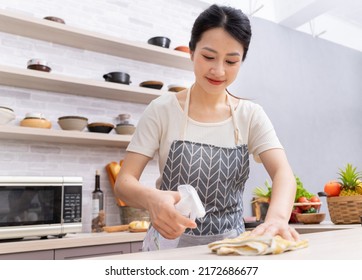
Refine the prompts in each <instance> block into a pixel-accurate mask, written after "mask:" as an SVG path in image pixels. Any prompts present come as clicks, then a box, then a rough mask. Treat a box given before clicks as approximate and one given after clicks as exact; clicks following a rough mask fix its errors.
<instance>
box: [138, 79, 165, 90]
mask: <svg viewBox="0 0 362 280" xmlns="http://www.w3.org/2000/svg"><path fill="white" fill-rule="evenodd" d="M140 87H146V88H153V89H161V88H162V87H163V83H162V82H160V81H144V82H142V83H140Z"/></svg>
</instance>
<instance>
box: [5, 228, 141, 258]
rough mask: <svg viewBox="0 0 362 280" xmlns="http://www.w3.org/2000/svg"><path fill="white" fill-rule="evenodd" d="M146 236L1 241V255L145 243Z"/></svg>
mask: <svg viewBox="0 0 362 280" xmlns="http://www.w3.org/2000/svg"><path fill="white" fill-rule="evenodd" d="M145 235H146V233H145V232H127V231H124V232H112V233H107V232H99V233H76V234H67V235H66V236H64V237H63V238H58V237H49V238H48V239H40V238H27V239H22V240H17V241H0V255H1V254H9V253H19V252H30V251H41V250H51V249H61V248H74V247H84V246H96V245H105V244H115V243H127V242H139V241H143V239H144V237H145Z"/></svg>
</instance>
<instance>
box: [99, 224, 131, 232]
mask: <svg viewBox="0 0 362 280" xmlns="http://www.w3.org/2000/svg"><path fill="white" fill-rule="evenodd" d="M128 229H129V226H128V225H118V226H108V227H103V230H104V231H105V232H119V231H128Z"/></svg>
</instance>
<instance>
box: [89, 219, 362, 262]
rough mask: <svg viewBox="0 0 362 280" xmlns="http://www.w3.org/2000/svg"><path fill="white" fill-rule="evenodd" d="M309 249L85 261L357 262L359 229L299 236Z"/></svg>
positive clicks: (180, 252) (181, 251) (176, 252)
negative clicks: (252, 253)
mask: <svg viewBox="0 0 362 280" xmlns="http://www.w3.org/2000/svg"><path fill="white" fill-rule="evenodd" d="M301 239H307V240H308V241H309V246H308V247H307V248H304V249H300V250H296V251H289V252H285V253H282V254H278V255H262V256H239V255H227V256H218V255H216V254H214V253H211V251H210V249H209V248H208V247H207V246H206V245H203V246H195V247H188V248H178V249H169V250H163V251H153V252H141V253H133V254H124V255H112V256H105V257H97V258H89V259H92V260H228V259H229V260H361V259H362V227H361V225H359V227H358V228H350V229H343V230H330V231H322V232H317V233H308V234H303V235H301Z"/></svg>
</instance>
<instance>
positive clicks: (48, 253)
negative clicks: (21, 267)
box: [0, 250, 54, 260]
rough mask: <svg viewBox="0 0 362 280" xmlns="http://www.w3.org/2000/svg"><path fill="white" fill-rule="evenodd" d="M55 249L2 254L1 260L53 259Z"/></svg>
mask: <svg viewBox="0 0 362 280" xmlns="http://www.w3.org/2000/svg"><path fill="white" fill-rule="evenodd" d="M53 259H54V250H44V251H35V252H23V253H12V254H4V255H0V260H53Z"/></svg>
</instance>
